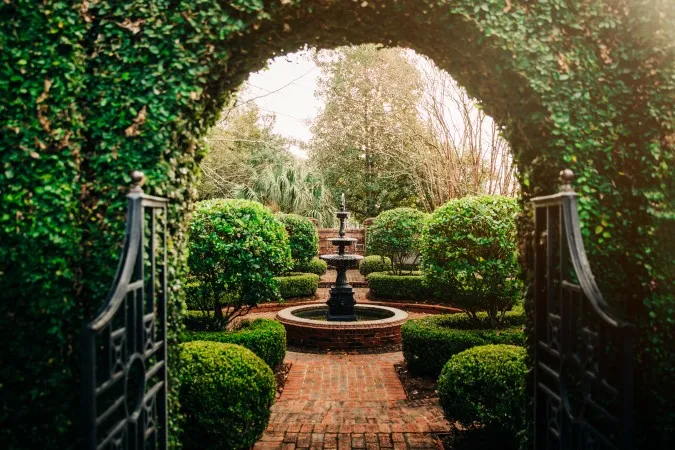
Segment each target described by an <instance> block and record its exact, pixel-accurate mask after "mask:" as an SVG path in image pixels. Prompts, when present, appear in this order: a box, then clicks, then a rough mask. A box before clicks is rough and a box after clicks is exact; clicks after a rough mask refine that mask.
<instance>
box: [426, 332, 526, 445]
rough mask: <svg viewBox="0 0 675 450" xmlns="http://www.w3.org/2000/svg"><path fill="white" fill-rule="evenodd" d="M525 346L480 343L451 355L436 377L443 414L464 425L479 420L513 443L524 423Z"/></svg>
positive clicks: (489, 429) (490, 429) (488, 428)
mask: <svg viewBox="0 0 675 450" xmlns="http://www.w3.org/2000/svg"><path fill="white" fill-rule="evenodd" d="M525 355H526V352H525V349H524V348H523V347H518V346H515V345H482V346H479V347H474V348H471V349H469V350H465V351H463V352H461V353H458V354H456V355H454V356H453V357H452V358H450V360H449V361H448V362H447V364H445V366H444V367H443V371H442V373H441V376H440V377H439V378H438V396H439V398H440V403H441V406H442V407H443V410H444V411H445V415H446V416H447V417H448V418H449V419H450V420H457V421H459V422H460V423H461V424H463V425H464V426H470V425H473V424H474V423H475V422H479V423H481V424H483V425H485V427H486V431H491V432H495V433H497V434H499V435H501V436H502V437H503V438H505V439H506V440H507V443H508V444H511V445H513V444H515V443H516V441H517V439H516V437H517V435H518V433H519V432H520V431H521V430H523V428H524V426H525V371H526V366H525Z"/></svg>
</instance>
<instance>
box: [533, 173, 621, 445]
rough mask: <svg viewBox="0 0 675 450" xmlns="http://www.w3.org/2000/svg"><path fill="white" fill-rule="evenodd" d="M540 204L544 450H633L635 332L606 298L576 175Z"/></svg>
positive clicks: (537, 247)
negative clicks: (594, 267) (590, 255)
mask: <svg viewBox="0 0 675 450" xmlns="http://www.w3.org/2000/svg"><path fill="white" fill-rule="evenodd" d="M561 177H562V178H563V183H564V186H563V189H562V191H561V192H560V193H558V194H556V195H551V196H547V197H538V198H535V199H533V200H532V202H533V203H534V207H535V209H534V216H535V217H534V220H535V234H534V236H535V242H534V252H535V255H534V267H535V282H534V288H535V292H534V296H535V297H534V317H535V324H534V326H535V343H534V345H535V349H534V404H535V417H534V424H535V430H534V432H535V440H534V446H535V449H536V450H544V449H546V450H549V449H561V450H568V449H574V450H581V449H584V450H591V449H593V450H596V449H598V450H599V449H603V450H604V449H623V450H628V449H631V448H632V444H633V440H632V429H633V427H632V424H633V420H632V414H633V367H632V348H633V326H632V324H630V323H628V322H626V321H623V320H621V319H619V318H617V315H616V314H615V313H613V312H612V311H611V308H610V307H609V306H608V304H607V303H606V302H605V300H604V299H603V296H602V294H601V293H600V290H599V289H598V286H597V285H596V283H595V279H594V277H593V273H592V272H591V268H590V265H589V263H588V260H587V258H586V252H585V250H584V244H583V241H582V236H581V229H580V225H579V217H578V213H577V194H576V193H575V192H574V191H573V189H572V187H571V182H572V180H573V178H574V175H573V174H572V172H571V171H569V170H565V171H563V172H562V173H561Z"/></svg>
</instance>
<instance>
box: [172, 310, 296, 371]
mask: <svg viewBox="0 0 675 450" xmlns="http://www.w3.org/2000/svg"><path fill="white" fill-rule="evenodd" d="M197 314H200V315H201V313H199V312H197ZM198 320H199V318H197V326H198V327H199V322H198ZM193 322H194V321H191V320H189V319H188V320H186V328H188V330H189V331H186V332H184V333H183V334H182V335H181V341H183V342H191V341H212V342H223V343H229V344H238V345H241V346H242V347H246V348H247V349H249V350H251V351H252V352H253V353H255V354H256V355H257V356H258V357H259V358H261V359H262V360H263V361H265V363H267V365H268V366H270V368H272V369H274V368H275V367H277V366H278V365H279V364H281V363H282V362H283V361H284V358H285V357H286V329H285V328H284V326H283V325H282V324H280V323H279V322H277V321H276V320H271V319H255V320H242V321H241V322H239V323H237V327H236V328H235V329H234V330H230V331H224V330H222V331H202V330H190V329H189V327H190V324H192V323H193Z"/></svg>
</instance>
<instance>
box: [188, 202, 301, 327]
mask: <svg viewBox="0 0 675 450" xmlns="http://www.w3.org/2000/svg"><path fill="white" fill-rule="evenodd" d="M189 250H190V254H189V257H188V265H189V266H190V276H191V277H193V278H194V279H195V280H196V281H198V282H199V285H198V288H197V289H196V292H193V294H192V295H197V296H198V297H199V298H201V300H200V301H198V302H197V301H196V302H194V303H196V304H201V305H213V310H214V312H215V317H216V319H220V320H223V321H224V322H226V323H227V322H228V321H230V320H231V319H233V318H234V317H236V316H237V315H239V314H240V313H241V312H242V311H246V308H247V307H251V306H255V305H256V304H257V303H258V302H260V301H269V299H270V298H278V296H279V294H278V291H277V283H276V281H275V280H274V275H275V274H277V273H282V272H284V271H286V270H288V269H290V267H291V264H292V260H291V253H290V249H289V245H288V236H287V234H286V230H285V229H284V226H283V225H282V224H281V222H279V221H278V220H276V218H275V217H274V215H273V214H272V212H271V211H270V210H269V209H268V208H266V207H264V206H263V205H261V204H260V203H257V202H252V201H248V200H222V199H216V200H206V201H203V202H199V203H198V204H197V210H196V212H195V213H194V215H193V217H192V221H191V222H190V242H189ZM223 306H227V308H226V309H225V312H223Z"/></svg>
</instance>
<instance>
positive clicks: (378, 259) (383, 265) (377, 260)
mask: <svg viewBox="0 0 675 450" xmlns="http://www.w3.org/2000/svg"><path fill="white" fill-rule="evenodd" d="M390 270H391V259H389V258H387V257H383V256H379V255H370V256H366V257H365V258H363V259H362V260H361V262H359V272H360V273H361V275H363V276H364V277H365V276H368V274H370V273H373V272H387V271H390Z"/></svg>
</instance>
